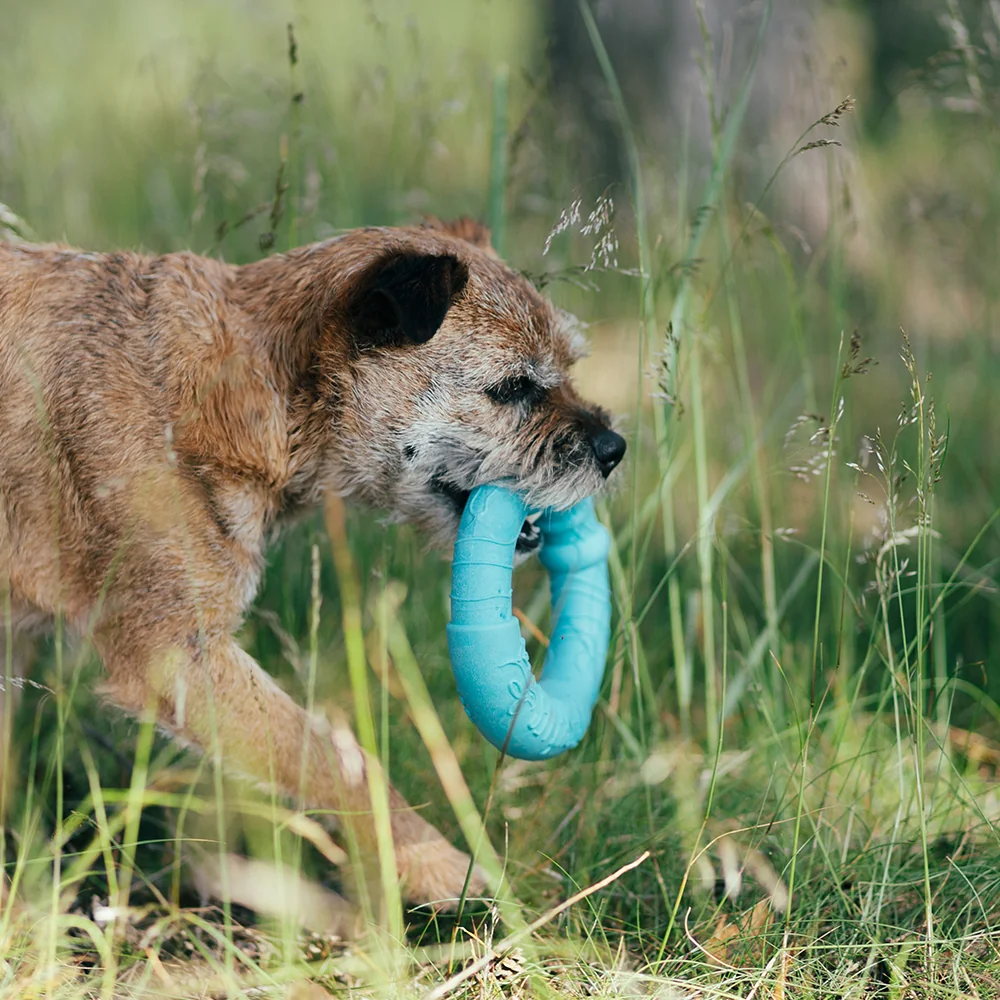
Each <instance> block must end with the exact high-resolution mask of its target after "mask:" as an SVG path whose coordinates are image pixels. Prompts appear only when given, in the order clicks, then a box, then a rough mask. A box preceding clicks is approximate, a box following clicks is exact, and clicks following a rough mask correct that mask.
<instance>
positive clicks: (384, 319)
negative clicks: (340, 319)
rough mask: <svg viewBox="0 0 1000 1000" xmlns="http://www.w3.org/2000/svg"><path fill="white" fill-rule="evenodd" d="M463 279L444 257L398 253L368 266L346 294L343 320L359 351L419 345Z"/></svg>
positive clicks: (458, 266) (463, 270) (457, 264)
mask: <svg viewBox="0 0 1000 1000" xmlns="http://www.w3.org/2000/svg"><path fill="white" fill-rule="evenodd" d="M468 279H469V269H468V268H467V267H466V266H465V264H463V263H462V262H461V261H460V260H459V259H458V258H457V257H453V256H452V255H450V254H441V255H430V254H426V253H418V252H416V251H406V250H401V251H398V252H394V253H389V254H387V255H386V256H384V257H382V258H381V259H380V260H379V261H377V262H376V263H374V264H372V265H371V266H370V267H369V268H368V269H367V270H366V271H365V273H364V274H363V276H362V277H361V278H360V279H359V281H358V282H357V284H356V286H355V288H354V289H353V290H352V291H351V294H350V297H349V301H348V303H347V307H346V315H347V320H348V322H349V324H350V326H351V331H352V332H353V334H354V339H355V342H356V343H357V344H358V345H359V346H364V347H389V346H392V345H405V344H425V343H426V342H427V341H428V340H430V339H431V337H433V336H434V334H435V333H437V331H438V329H439V328H440V326H441V324H442V323H443V322H444V317H445V314H446V313H447V312H448V310H449V308H451V304H452V302H454V301H455V299H456V298H457V297H458V295H459V294H460V293H461V291H462V289H463V288H464V287H465V283H466V281H468Z"/></svg>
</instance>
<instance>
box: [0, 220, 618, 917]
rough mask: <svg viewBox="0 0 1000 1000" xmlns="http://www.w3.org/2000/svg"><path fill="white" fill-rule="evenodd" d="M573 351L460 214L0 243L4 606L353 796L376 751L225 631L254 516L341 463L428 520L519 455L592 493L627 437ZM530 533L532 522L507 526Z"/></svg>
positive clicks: (248, 573)
mask: <svg viewBox="0 0 1000 1000" xmlns="http://www.w3.org/2000/svg"><path fill="white" fill-rule="evenodd" d="M579 353H580V343H579V339H578V335H577V334H576V332H575V330H574V326H573V324H572V322H571V320H570V319H569V317H567V316H565V315H564V314H561V313H560V312H558V311H557V310H556V309H555V308H554V307H553V306H552V305H551V304H550V303H548V302H547V301H546V300H545V299H544V298H542V297H541V296H540V295H539V294H538V293H537V292H536V291H535V290H534V288H532V286H531V285H530V284H529V283H528V282H527V281H525V280H524V279H523V278H522V277H521V276H519V275H518V274H516V273H515V272H514V271H512V270H511V269H509V268H508V267H507V266H506V265H504V264H503V263H502V262H501V261H500V260H499V259H498V258H497V257H496V255H495V254H494V253H493V252H492V251H491V250H490V248H489V241H488V233H486V231H485V230H483V229H481V228H480V227H477V226H476V225H474V224H470V223H468V222H461V223H456V224H453V225H451V226H447V225H444V224H437V223H435V224H433V225H429V226H426V227H423V228H408V229H363V230H358V231H354V232H351V233H348V234H347V235H345V236H343V237H339V238H336V239H332V240H328V241H326V242H323V243H317V244H314V245H311V246H306V247H302V248H300V249H298V250H293V251H292V252H290V253H287V254H282V255H277V256H273V257H269V258H267V259H266V260H261V261H259V262H257V263H254V264H249V265H246V266H244V267H233V266H230V265H227V264H223V263H220V262H219V261H217V260H211V259H207V258H204V257H198V256H195V255H193V254H189V253H177V254H168V255H166V256H163V257H149V256H143V255H140V254H133V253H118V254H95V253H83V252H80V251H76V250H69V249H64V248H51V247H34V246H28V245H23V244H0V623H2V621H3V619H4V618H9V619H10V621H9V622H7V623H6V624H7V627H8V628H9V629H12V630H13V631H14V632H15V633H16V632H17V631H18V629H19V626H27V625H31V624H33V623H35V622H36V621H37V620H38V618H39V616H40V614H41V615H43V616H46V617H49V618H51V617H52V616H53V615H55V614H56V613H59V614H61V615H62V617H63V620H64V621H65V622H66V623H67V624H68V625H69V626H70V627H72V628H73V629H75V630H76V631H77V632H78V633H81V634H84V635H86V636H88V637H90V638H91V639H92V641H93V643H94V646H95V648H96V650H97V652H98V654H99V655H100V657H101V660H102V661H103V664H104V667H105V670H106V673H107V688H106V690H107V693H108V694H109V695H110V697H111V698H112V699H113V700H114V701H115V702H117V703H118V704H119V705H120V706H121V707H122V708H124V709H126V710H127V711H129V712H132V713H136V714H138V713H141V712H143V711H144V710H145V709H147V708H148V707H150V706H152V707H153V708H154V709H155V712H156V717H157V721H158V723H159V724H160V725H161V726H162V727H163V728H165V729H167V730H169V731H170V732H172V733H173V734H175V736H176V737H177V738H178V739H180V740H182V741H184V742H186V743H189V744H192V745H194V746H196V747H200V748H203V749H206V750H207V749H209V748H213V749H217V750H220V751H221V752H222V753H223V754H224V755H225V757H226V758H227V760H228V761H229V762H230V763H231V764H232V765H233V766H234V767H235V768H236V769H238V770H240V771H242V772H243V773H246V774H249V775H251V776H253V777H255V778H257V779H259V780H261V781H264V782H267V783H273V785H275V786H276V787H277V788H278V789H279V790H280V791H281V792H282V793H284V794H287V795H289V796H294V795H296V793H297V790H298V789H299V786H300V778H301V775H302V774H303V773H305V775H306V778H305V789H306V795H307V798H308V800H309V804H310V805H312V806H314V807H317V808H325V809H330V810H335V811H348V812H352V813H354V814H362V815H363V814H364V813H365V812H366V811H367V812H368V813H369V814H370V812H371V804H370V800H369V798H368V791H367V788H368V782H367V780H366V768H367V769H371V768H375V767H377V766H378V763H377V762H376V761H374V760H371V759H366V758H365V756H364V754H363V753H362V751H361V750H360V749H359V747H358V745H357V743H356V742H355V740H354V739H353V737H352V736H351V735H350V734H349V732H347V731H342V730H337V729H334V728H331V727H328V726H323V725H320V724H318V723H317V722H316V721H315V720H310V719H309V718H308V717H307V715H306V713H305V712H304V711H303V709H301V708H300V707H299V706H298V705H296V704H295V703H294V702H293V701H292V700H291V699H290V698H289V697H288V696H287V695H286V694H284V693H283V692H282V691H281V690H280V689H279V688H278V687H277V686H276V685H275V683H274V682H273V681H272V680H271V678H270V677H269V676H268V675H267V674H266V673H265V672H264V671H263V670H261V668H260V667H259V666H258V665H257V664H256V663H255V662H254V661H253V660H252V659H251V657H250V656H248V655H247V653H245V652H244V651H243V650H242V649H240V647H239V646H238V645H237V644H236V643H235V641H234V640H233V638H232V635H233V632H234V630H235V629H236V628H237V626H238V624H239V622H240V619H241V616H242V615H243V614H244V613H245V611H246V610H247V607H248V606H249V604H250V602H251V601H252V599H253V597H254V594H255V591H256V589H257V585H258V581H259V578H260V573H261V568H262V565H263V555H264V547H265V544H266V541H267V539H268V536H269V534H270V533H271V532H272V530H273V529H274V527H275V526H276V525H277V524H278V523H279V522H280V521H281V520H282V519H284V518H286V517H287V516H288V515H289V514H290V513H292V512H294V511H296V510H300V509H302V508H303V507H304V506H306V505H310V504H314V503H315V502H316V501H317V500H319V499H320V497H321V496H322V495H323V494H324V492H326V491H331V490H332V491H335V492H336V493H338V494H340V495H343V496H346V497H349V498H356V499H358V500H361V501H363V502H365V503H368V504H370V505H373V506H375V507H377V508H381V509H383V510H387V511H388V512H389V514H390V515H391V516H393V517H394V518H397V519H400V520H408V521H414V522H416V523H417V524H419V525H421V526H422V527H423V528H424V529H426V530H427V531H428V532H429V533H430V534H431V535H432V536H433V537H434V538H435V539H436V540H438V541H439V542H442V543H446V544H447V543H448V542H449V541H450V540H453V539H454V535H455V531H456V528H457V524H458V520H459V517H460V515H461V512H462V507H463V504H464V502H465V498H466V497H467V496H468V492H469V490H470V489H471V488H472V487H474V486H476V485H477V484H479V483H482V482H488V481H493V480H497V479H501V478H510V479H513V480H515V481H516V482H517V483H518V484H519V485H520V487H521V488H522V489H523V490H524V491H525V492H526V493H527V495H528V496H529V498H530V500H531V501H532V502H533V503H534V504H536V505H537V506H539V507H544V506H553V505H554V506H559V507H565V506H567V505H569V504H572V503H574V502H575V501H577V500H579V499H580V498H582V497H584V496H586V495H589V494H592V493H594V492H595V491H596V490H598V489H599V488H600V486H601V484H602V483H603V481H604V479H605V478H606V477H607V475H608V474H609V473H610V472H611V470H612V469H613V468H614V467H615V465H617V463H618V462H619V460H620V459H621V457H622V455H623V453H624V450H625V442H624V441H623V440H622V438H621V437H620V436H619V435H617V434H616V433H615V432H614V431H612V430H611V429H610V427H609V421H608V418H607V417H606V415H605V414H604V413H603V412H602V411H601V410H600V409H598V408H596V407H594V406H591V405H589V404H587V403H585V402H583V401H582V400H581V399H580V398H579V397H578V396H577V394H576V393H575V391H574V390H573V388H572V386H571V385H570V382H569V379H568V375H567V372H568V369H569V368H570V366H571V364H572V363H573V361H574V360H575V359H576V358H577V357H578V356H579ZM537 542H538V536H537V533H536V532H535V530H534V528H533V526H531V525H530V524H528V523H526V524H525V527H524V529H523V530H522V535H521V538H520V540H519V547H520V548H521V549H522V550H530V549H531V548H533V547H534V546H536V545H537ZM5 609H6V610H5ZM0 721H2V713H0ZM0 733H2V730H0ZM307 746H308V758H307V760H306V761H303V755H304V754H305V753H306V748H307ZM2 747H3V745H2V743H0V753H2ZM0 771H2V760H0ZM390 801H391V807H392V832H393V835H394V841H395V845H396V855H397V865H398V870H399V874H400V878H401V880H402V883H403V886H404V892H405V894H406V895H407V897H408V898H410V899H412V900H417V901H425V900H441V899H448V898H454V897H456V896H457V895H458V894H459V893H460V891H461V889H462V886H463V883H464V881H465V878H466V874H467V870H468V863H469V862H468V858H467V857H466V856H465V855H464V854H462V853H460V852H459V851H457V850H456V849H455V848H453V847H452V846H451V845H450V844H449V843H448V842H447V841H446V840H445V839H444V838H443V837H442V836H441V835H440V834H439V833H438V832H437V831H436V830H435V829H434V828H433V827H431V826H430V825H429V824H428V823H427V822H426V821H424V820H423V819H421V818H420V817H419V816H418V815H417V814H416V813H415V812H414V811H413V810H412V809H410V808H409V807H408V806H407V805H406V803H405V802H404V801H403V800H402V798H401V797H400V796H399V795H398V793H396V792H395V791H394V790H391V791H390ZM357 829H358V830H359V831H360V833H359V837H360V840H361V841H362V846H363V847H365V846H367V847H368V848H369V849H370V848H371V846H372V844H373V843H374V839H373V833H372V830H371V824H370V823H365V822H359V823H358V824H357ZM366 831H367V832H366ZM479 887H480V886H479V884H477V883H476V881H475V880H474V882H473V889H474V890H475V889H478V888H479Z"/></svg>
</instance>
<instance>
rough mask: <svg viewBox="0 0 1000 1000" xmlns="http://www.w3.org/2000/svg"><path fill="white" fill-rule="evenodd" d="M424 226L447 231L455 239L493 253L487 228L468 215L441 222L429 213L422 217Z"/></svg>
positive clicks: (443, 231) (441, 231)
mask: <svg viewBox="0 0 1000 1000" xmlns="http://www.w3.org/2000/svg"><path fill="white" fill-rule="evenodd" d="M424 228H426V229H436V230H437V231H438V232H440V233H447V234H448V235H449V236H454V237H455V238H456V239H459V240H465V242H466V243H471V244H472V245H473V246H474V247H479V249H480V250H488V251H489V252H490V253H494V250H493V244H492V243H491V242H490V231H489V229H488V228H487V227H486V226H484V225H483V224H482V223H481V222H478V221H477V220H476V219H473V218H470V217H469V216H468V215H463V216H462V217H461V218H459V219H453V220H452V221H451V222H442V221H441V219H439V218H437V217H436V216H433V215H429V216H427V218H425V219H424Z"/></svg>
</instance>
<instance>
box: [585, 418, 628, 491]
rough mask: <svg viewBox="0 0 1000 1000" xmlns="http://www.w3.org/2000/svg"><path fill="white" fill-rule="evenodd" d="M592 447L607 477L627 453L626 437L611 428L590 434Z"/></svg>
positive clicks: (602, 472) (602, 471)
mask: <svg viewBox="0 0 1000 1000" xmlns="http://www.w3.org/2000/svg"><path fill="white" fill-rule="evenodd" d="M590 447H591V448H592V449H593V450H594V458H596V459H597V464H598V466H599V467H600V470H601V474H602V475H603V476H604V478H605V479H607V478H608V476H610V475H611V473H612V471H613V470H614V468H615V466H616V465H617V464H618V463H619V462H620V461H621V460H622V457H623V456H624V455H625V438H623V437H622V436H621V434H616V433H615V432H614V431H610V430H600V431H598V432H597V433H596V434H591V436H590Z"/></svg>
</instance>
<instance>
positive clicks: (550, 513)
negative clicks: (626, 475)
mask: <svg viewBox="0 0 1000 1000" xmlns="http://www.w3.org/2000/svg"><path fill="white" fill-rule="evenodd" d="M529 513H531V511H530V508H529V507H528V506H527V504H526V503H525V502H524V500H523V499H522V498H521V497H520V496H518V494H516V493H514V492H512V491H511V490H509V489H506V488H505V487H503V486H494V485H487V486H478V487H476V489H474V490H473V491H472V493H471V494H470V495H469V499H468V502H467V503H466V506H465V512H464V513H463V515H462V520H461V524H460V525H459V529H458V539H457V541H456V543H455V557H454V562H453V567H452V583H451V622H450V623H449V624H448V629H447V632H448V652H449V654H450V656H451V665H452V670H453V671H454V673H455V681H456V684H457V686H458V694H459V698H461V701H462V705H463V707H464V708H465V711H466V713H467V714H468V716H469V718H470V719H471V720H472V722H473V723H474V724H475V726H476V728H477V729H478V730H479V731H480V732H481V733H482V734H483V736H484V737H485V738H486V739H487V740H489V742H490V743H492V744H493V746H495V747H497V748H498V749H501V750H505V751H506V753H507V754H508V755H509V756H511V757H519V758H521V759H522V760H546V759H547V758H549V757H554V756H555V755H556V754H559V753H562V752H563V751H564V750H569V749H570V748H571V747H575V746H576V745H577V744H578V743H579V742H580V740H581V739H583V735H584V733H585V732H586V731H587V727H588V725H589V724H590V716H591V713H592V712H593V710H594V705H595V704H596V702H597V695H598V692H599V691H600V687H601V678H602V677H603V675H604V664H605V660H606V658H607V651H608V643H609V641H610V635H611V590H610V587H609V584H608V551H609V549H610V538H609V536H608V532H607V529H605V527H604V526H603V525H602V524H601V523H600V522H599V521H598V520H597V516H596V515H595V513H594V504H593V501H591V500H584V501H582V502H581V503H578V504H577V505H576V506H575V507H572V508H570V509H569V510H566V511H555V510H546V511H543V512H542V514H541V517H540V518H539V520H538V527H539V529H540V530H541V533H542V548H541V551H540V553H539V558H540V559H541V561H542V565H544V566H545V568H546V570H547V571H548V574H549V582H550V586H551V591H552V607H553V610H554V613H555V624H554V627H553V629H552V637H551V641H550V643H549V649H548V652H547V654H546V656H545V665H544V667H543V670H542V676H541V679H540V680H536V679H535V676H534V674H532V672H531V662H530V660H529V659H528V653H527V649H526V648H525V644H524V639H523V638H522V637H521V629H520V625H519V623H518V621H517V619H516V618H514V616H513V613H512V606H511V594H512V589H511V575H512V573H513V568H514V549H515V545H516V543H517V538H518V534H519V532H520V531H521V529H522V526H523V525H524V519H525V515H526V514H529Z"/></svg>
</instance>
